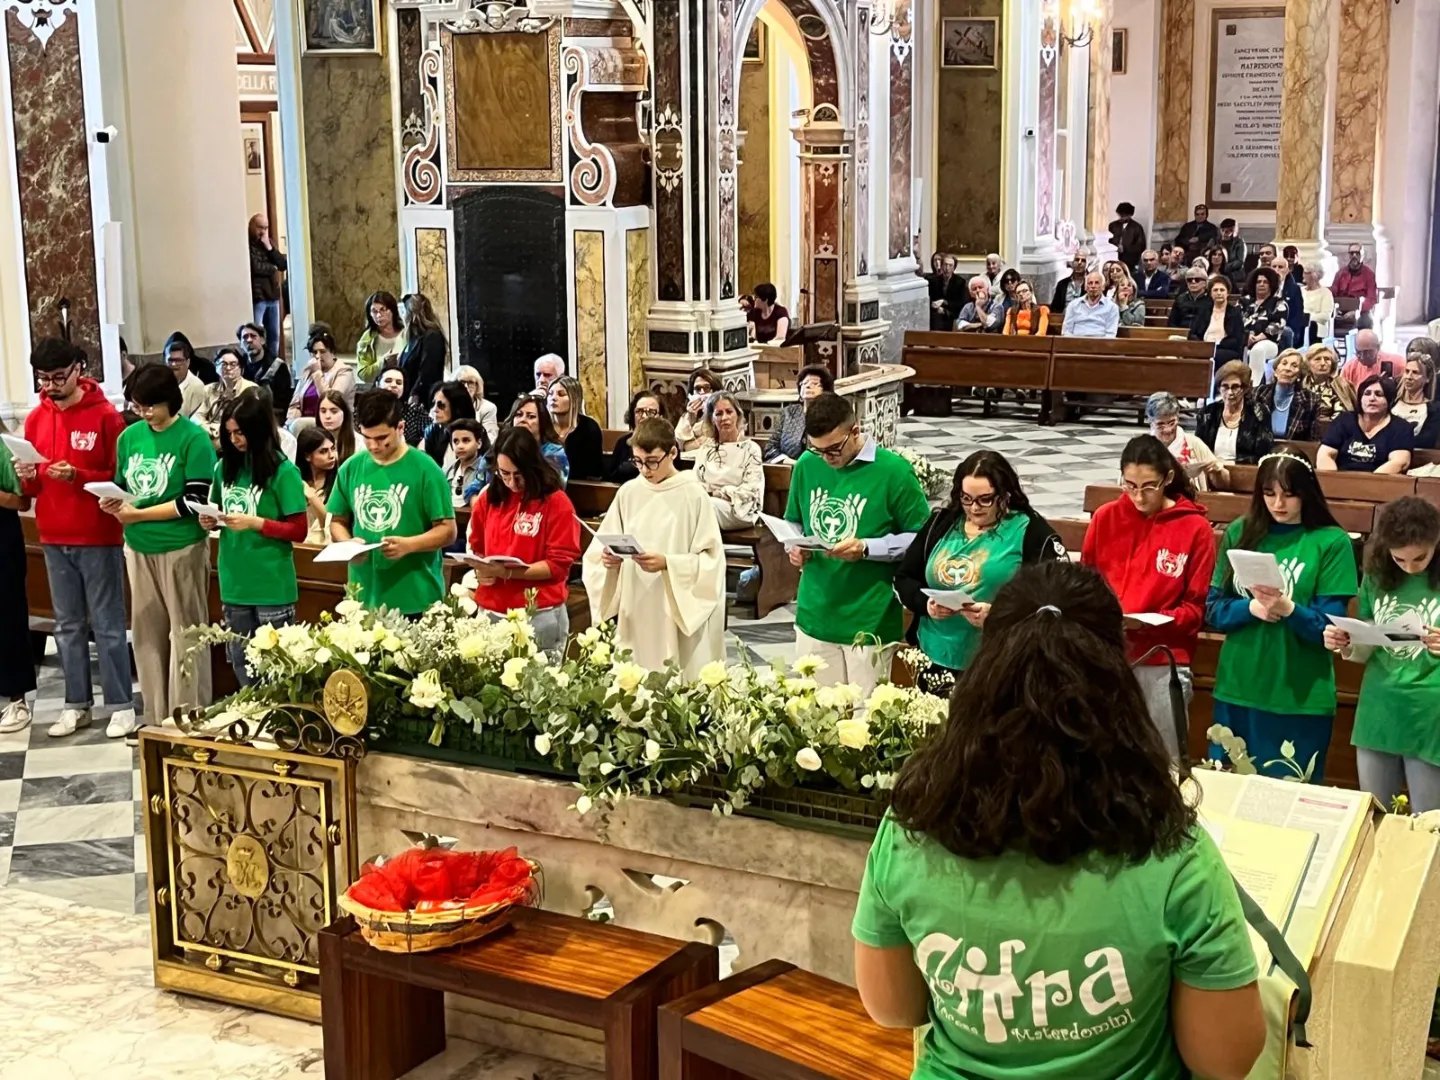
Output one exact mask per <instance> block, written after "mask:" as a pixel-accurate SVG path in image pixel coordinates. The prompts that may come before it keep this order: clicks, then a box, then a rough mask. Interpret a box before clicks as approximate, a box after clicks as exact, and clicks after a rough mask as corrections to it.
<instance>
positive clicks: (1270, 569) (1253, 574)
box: [1226, 549, 1285, 591]
mask: <svg viewBox="0 0 1440 1080" xmlns="http://www.w3.org/2000/svg"><path fill="white" fill-rule="evenodd" d="M1226 554H1227V555H1228V556H1229V557H1230V569H1232V570H1233V571H1235V583H1236V584H1237V585H1239V586H1240V587H1241V588H1242V589H1246V590H1251V591H1253V590H1254V588H1255V587H1256V586H1257V585H1262V586H1265V587H1266V588H1271V589H1281V590H1283V589H1284V588H1285V578H1284V576H1283V575H1282V574H1281V573H1280V564H1279V563H1278V562H1276V561H1275V556H1274V554H1272V553H1271V552H1269V551H1241V550H1239V549H1232V550H1230V551H1228V552H1226Z"/></svg>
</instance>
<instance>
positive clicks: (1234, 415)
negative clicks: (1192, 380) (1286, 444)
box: [1195, 360, 1275, 465]
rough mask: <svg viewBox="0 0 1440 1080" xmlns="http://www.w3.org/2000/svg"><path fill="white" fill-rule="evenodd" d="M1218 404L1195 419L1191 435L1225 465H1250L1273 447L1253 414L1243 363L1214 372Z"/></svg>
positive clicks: (1270, 437) (1247, 373) (1234, 362)
mask: <svg viewBox="0 0 1440 1080" xmlns="http://www.w3.org/2000/svg"><path fill="white" fill-rule="evenodd" d="M1215 390H1216V393H1217V394H1218V395H1219V400H1218V401H1212V402H1211V403H1210V404H1209V405H1206V406H1205V407H1204V408H1203V409H1201V410H1200V412H1199V414H1198V415H1197V416H1196V417H1195V434H1196V435H1197V436H1198V437H1199V439H1200V441H1201V442H1203V443H1204V444H1205V445H1206V446H1208V447H1209V448H1210V449H1211V450H1213V451H1214V452H1215V456H1216V457H1217V458H1219V459H1220V461H1221V462H1223V463H1224V464H1226V465H1230V464H1240V465H1254V464H1255V463H1256V462H1257V461H1259V460H1260V458H1261V457H1263V456H1264V455H1265V454H1268V453H1269V452H1270V451H1271V450H1272V449H1273V448H1274V446H1275V436H1274V434H1273V433H1272V432H1271V431H1270V428H1269V427H1268V426H1266V424H1265V421H1264V420H1262V419H1261V418H1260V414H1259V413H1258V412H1256V410H1255V397H1254V393H1253V391H1252V389H1251V380H1250V366H1249V365H1248V364H1246V363H1245V361H1243V360H1231V361H1230V362H1229V363H1226V364H1221V365H1220V370H1219V371H1217V372H1215Z"/></svg>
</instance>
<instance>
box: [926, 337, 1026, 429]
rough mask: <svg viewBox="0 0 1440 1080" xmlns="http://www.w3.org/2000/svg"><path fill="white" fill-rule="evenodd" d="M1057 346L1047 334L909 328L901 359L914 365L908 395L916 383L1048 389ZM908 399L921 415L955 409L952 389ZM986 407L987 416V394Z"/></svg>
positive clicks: (947, 412) (946, 413)
mask: <svg viewBox="0 0 1440 1080" xmlns="http://www.w3.org/2000/svg"><path fill="white" fill-rule="evenodd" d="M1052 351H1053V345H1052V344H1051V342H1050V339H1049V338H1048V337H1022V336H1020V335H1018V334H966V333H956V332H948V331H931V330H909V331H906V333H905V344H904V349H903V351H902V356H901V363H903V364H905V365H907V366H909V367H912V368H914V369H915V374H914V375H912V376H910V377H909V378H907V379H906V380H905V382H906V384H907V385H906V391H907V394H908V393H909V391H910V389H911V387H912V386H913V387H916V388H925V387H931V386H938V387H956V386H962V387H969V386H983V387H987V388H994V389H1000V390H1042V391H1043V390H1044V389H1045V387H1046V385H1047V382H1048V380H1049V377H1050V354H1051V352H1052ZM932 398H933V400H932ZM907 404H908V405H910V406H911V407H912V408H913V410H914V412H915V413H916V415H918V416H949V415H950V414H951V409H952V405H951V401H950V392H949V391H948V390H947V391H946V392H945V393H944V394H942V395H931V396H930V397H923V396H919V395H917V396H915V397H914V399H913V400H910V401H908V402H907ZM982 408H983V409H984V412H985V414H986V415H987V416H988V415H989V413H990V401H989V400H988V399H986V400H985V402H984V403H983V406H982Z"/></svg>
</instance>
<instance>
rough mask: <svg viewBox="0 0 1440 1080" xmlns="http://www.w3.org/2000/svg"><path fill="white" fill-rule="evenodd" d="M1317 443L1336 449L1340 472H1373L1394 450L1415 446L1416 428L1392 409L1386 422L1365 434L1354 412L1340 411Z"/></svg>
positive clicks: (1411, 448)
mask: <svg viewBox="0 0 1440 1080" xmlns="http://www.w3.org/2000/svg"><path fill="white" fill-rule="evenodd" d="M1320 445H1321V446H1328V447H1330V449H1332V450H1334V451H1336V459H1335V464H1336V466H1337V467H1338V468H1339V469H1340V471H1341V472H1374V471H1375V470H1376V469H1378V468H1379V467H1380V466H1381V465H1384V464H1385V462H1386V461H1388V460H1389V459H1390V455H1391V454H1393V453H1395V451H1397V450H1414V449H1415V429H1414V428H1413V427H1411V426H1410V421H1408V420H1406V419H1405V418H1404V417H1403V416H1395V415H1394V414H1393V413H1392V414H1391V416H1390V422H1389V423H1388V424H1386V425H1385V426H1384V427H1383V428H1381V429H1380V430H1379V431H1377V432H1375V434H1374V435H1370V436H1367V435H1366V434H1365V433H1364V432H1363V431H1361V430H1360V420H1359V418H1358V417H1357V416H1356V414H1355V413H1353V412H1343V413H1340V414H1339V415H1338V416H1336V417H1335V419H1333V420H1331V421H1330V426H1329V427H1328V428H1326V429H1325V437H1324V438H1323V439H1321V440H1320Z"/></svg>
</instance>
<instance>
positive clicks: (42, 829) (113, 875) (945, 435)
mask: <svg viewBox="0 0 1440 1080" xmlns="http://www.w3.org/2000/svg"><path fill="white" fill-rule="evenodd" d="M1002 408H1003V407H1002ZM1010 408H1012V409H1015V408H1016V407H1014V406H1011V407H1010ZM1137 431H1139V428H1138V427H1135V426H1134V425H1129V424H1124V423H1119V424H1117V423H1114V422H1113V420H1112V421H1107V422H1101V421H1092V422H1088V423H1077V424H1066V425H1057V426H1056V427H1053V428H1042V427H1040V426H1038V425H1037V424H1036V422H1035V420H1034V413H1033V409H1026V410H1024V411H1023V412H1021V411H1019V410H1016V411H1015V412H1014V413H1012V415H1009V416H1006V415H1003V414H1002V415H1001V416H998V417H991V418H982V417H980V416H978V415H976V414H975V413H974V412H972V413H971V414H969V415H966V414H961V415H958V416H954V417H948V418H943V419H941V418H934V419H905V420H902V421H900V441H901V443H902V444H903V445H908V446H911V447H913V448H915V449H917V450H919V451H921V452H922V453H924V454H926V455H927V456H928V457H930V458H931V459H932V460H934V461H935V462H936V463H937V464H938V465H940V466H942V467H944V468H946V469H954V467H955V466H956V465H958V464H959V463H960V461H961V460H962V459H963V458H965V457H966V456H967V455H968V454H970V453H971V452H973V451H975V450H979V449H989V450H996V451H998V452H1000V453H1002V454H1004V455H1005V456H1006V457H1007V458H1009V459H1010V461H1011V463H1012V464H1014V465H1015V467H1016V470H1017V471H1018V472H1019V474H1020V477H1021V480H1022V482H1023V483H1024V485H1025V489H1026V491H1027V492H1028V494H1029V495H1030V499H1031V502H1033V503H1034V505H1035V508H1036V509H1037V510H1038V511H1040V513H1042V514H1045V515H1047V516H1051V517H1078V516H1083V515H1082V510H1081V504H1082V501H1083V495H1084V490H1085V485H1086V484H1087V483H1095V482H1108V481H1113V479H1114V477H1115V475H1116V471H1117V464H1118V461H1119V457H1120V449H1121V447H1123V446H1124V445H1125V442H1126V440H1128V439H1129V438H1131V437H1132V436H1133V435H1134V434H1136V432H1137ZM732 587H733V581H732ZM753 614H754V609H753V608H746V607H741V606H732V609H731V613H730V620H729V633H728V635H727V639H728V642H729V654H730V657H731V659H732V660H733V659H737V658H738V657H739V656H740V655H742V650H743V655H745V656H747V657H748V658H749V659H750V660H751V661H752V662H755V663H767V662H769V660H771V659H773V658H785V659H788V658H790V657H791V656H793V654H794V642H795V615H794V610H793V606H786V607H783V608H779V609H777V610H775V611H772V612H770V614H769V615H767V616H766V617H765V618H763V619H755V618H754V617H753ZM39 683H40V687H39V693H38V695H37V698H36V700H35V702H34V714H35V720H34V723H33V724H32V725H31V726H30V728H29V729H27V730H26V731H22V732H18V733H16V734H14V735H0V883H4V884H6V885H9V886H10V887H12V888H15V889H23V890H29V891H31V892H37V893H44V894H46V895H49V896H53V897H58V898H62V899H73V900H79V901H81V902H83V903H86V904H89V905H91V906H93V907H100V908H105V909H108V910H111V911H121V912H126V913H131V912H143V911H145V910H146V891H145V890H146V880H145V860H144V852H143V845H142V842H141V837H142V833H143V824H142V821H143V819H142V817H141V810H140V804H139V792H140V774H139V769H138V760H137V755H136V751H135V750H133V749H131V748H130V747H127V746H126V745H125V744H124V742H123V741H120V740H110V739H106V738H105V733H104V723H105V721H104V716H105V715H106V714H105V713H104V712H103V711H100V710H97V712H96V720H97V721H98V723H94V724H92V726H91V727H89V728H86V729H82V730H81V731H79V732H77V733H76V734H75V735H73V736H71V737H70V738H67V739H51V738H49V737H48V736H47V735H46V733H45V732H46V729H47V728H48V727H49V726H50V725H51V724H52V723H53V722H54V721H55V720H56V719H58V717H59V715H60V709H61V707H62V706H63V704H64V683H63V678H62V675H61V672H60V667H59V662H58V660H57V659H56V656H55V653H54V646H53V643H52V645H51V647H50V653H49V655H48V656H47V657H46V659H45V663H44V666H43V667H42V669H41V672H40V680H39ZM94 683H95V685H96V686H97V687H98V686H99V685H100V678H99V673H98V671H96V672H95V673H94Z"/></svg>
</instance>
